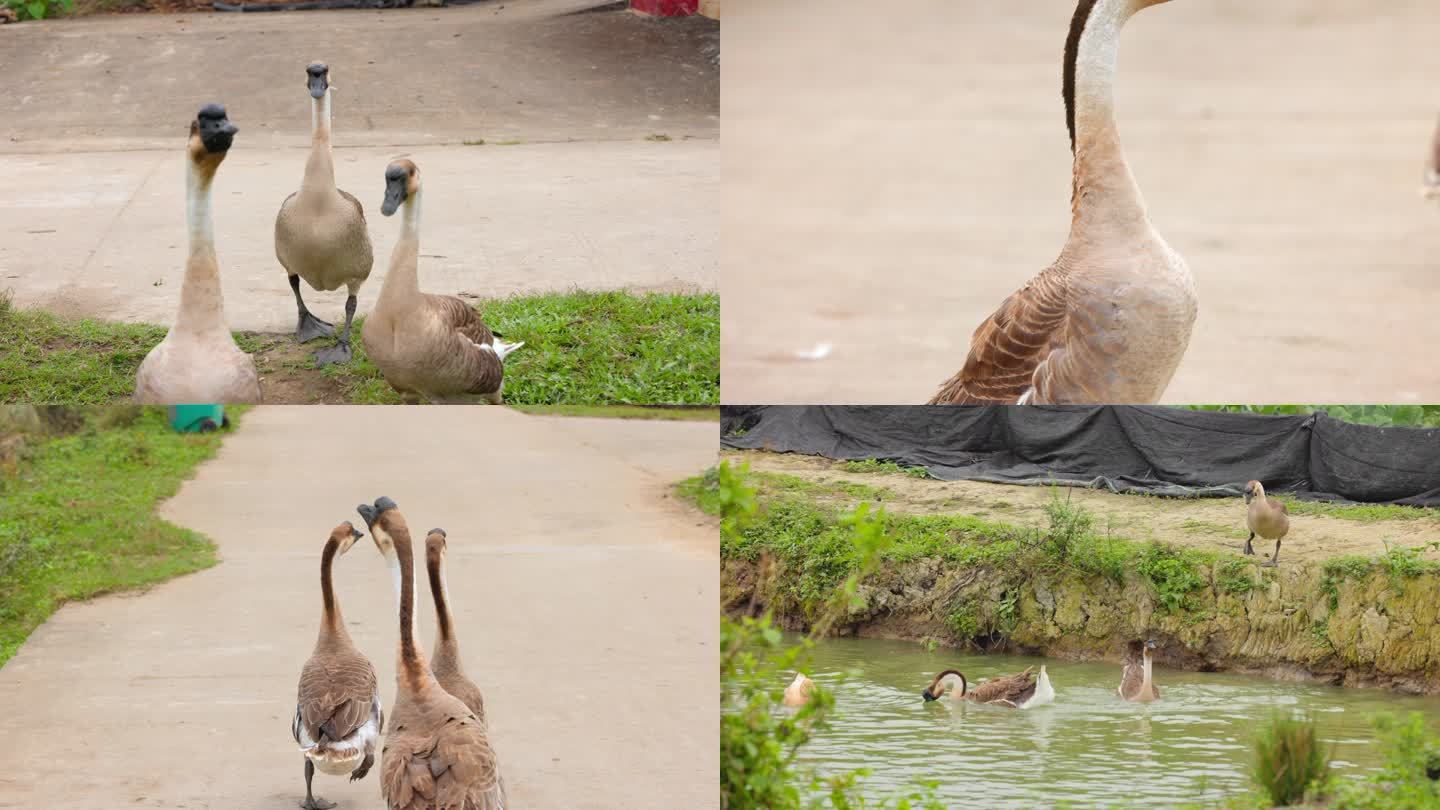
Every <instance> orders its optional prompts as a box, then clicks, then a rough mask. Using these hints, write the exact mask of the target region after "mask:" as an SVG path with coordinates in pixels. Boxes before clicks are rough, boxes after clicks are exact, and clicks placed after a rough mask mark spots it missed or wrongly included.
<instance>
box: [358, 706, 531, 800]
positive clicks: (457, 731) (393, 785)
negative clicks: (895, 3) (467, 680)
mask: <svg viewBox="0 0 1440 810" xmlns="http://www.w3.org/2000/svg"><path fill="white" fill-rule="evenodd" d="M460 708H464V707H463V706H461V707H460ZM380 768H381V789H382V791H383V793H384V795H385V800H386V802H387V804H388V805H389V806H390V808H391V810H430V808H436V807H445V808H456V810H461V809H462V808H463V810H504V807H505V785H504V782H503V781H502V780H501V778H500V769H499V766H498V764H497V763H496V760H495V752H494V750H493V749H491V747H490V741H489V740H488V739H486V737H485V733H484V730H483V728H482V726H481V725H480V722H479V720H478V719H476V718H475V717H474V716H472V715H470V714H469V713H468V712H465V713H463V714H462V713H459V712H452V713H449V714H447V715H446V716H445V717H444V719H443V722H442V723H441V725H440V726H439V728H437V729H435V730H434V731H433V732H430V733H424V734H420V733H416V734H405V735H403V736H401V737H399V738H392V739H390V740H387V741H386V743H385V748H384V751H383V753H382V756H381V766H380Z"/></svg>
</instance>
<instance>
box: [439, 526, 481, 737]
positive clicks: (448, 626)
mask: <svg viewBox="0 0 1440 810" xmlns="http://www.w3.org/2000/svg"><path fill="white" fill-rule="evenodd" d="M445 545H446V537H445V530H444V529H431V530H430V533H429V535H428V536H426V538H425V572H426V573H427V574H429V575H430V596H431V597H432V598H433V599H434V600H435V628H436V629H435V657H434V658H433V659H431V661H430V671H431V672H433V673H435V680H437V681H439V682H440V686H441V688H443V689H444V690H445V691H446V692H449V693H450V694H452V695H454V696H455V697H457V698H460V702H461V703H464V704H465V705H466V706H467V707H468V708H469V709H470V711H472V712H474V713H475V717H476V719H478V720H479V721H480V722H481V723H484V722H485V698H484V696H483V695H481V694H480V687H478V686H476V685H475V683H474V682H473V681H471V680H470V679H469V678H468V677H466V675H465V666H464V665H463V664H462V663H461V660H460V642H459V641H457V640H456V639H455V618H454V617H453V616H451V615H450V589H449V588H448V587H446V585H445Z"/></svg>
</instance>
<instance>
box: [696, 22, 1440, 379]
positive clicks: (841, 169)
mask: <svg viewBox="0 0 1440 810" xmlns="http://www.w3.org/2000/svg"><path fill="white" fill-rule="evenodd" d="M1074 8H1075V0H1027V2H1011V3H998V4H997V3H991V2H954V0H916V1H915V2H912V3H908V4H906V10H905V11H904V12H903V13H900V12H898V11H882V10H880V9H879V8H878V7H877V6H876V5H875V4H873V3H863V2H858V0H848V1H847V2H835V1H834V0H795V1H794V2H786V3H775V2H768V1H767V0H737V1H736V2H731V3H729V4H727V6H726V9H725V38H726V42H725V45H726V54H725V100H724V109H723V120H724V124H723V130H724V140H725V191H724V195H723V202H722V210H723V215H722V228H723V230H724V233H725V279H724V285H723V290H722V295H723V297H724V300H725V310H724V316H723V344H722V349H723V352H722V356H723V358H724V362H723V375H722V376H723V379H724V384H723V391H722V396H723V399H724V401H726V402H791V403H813V402H837V403H839V402H859V403H896V402H911V403H914V402H924V401H925V400H926V399H928V398H929V397H930V395H931V394H933V393H934V391H935V389H936V387H937V386H938V385H939V384H940V383H941V382H942V381H943V380H945V379H946V378H948V377H949V376H950V375H951V374H953V373H954V372H955V371H956V370H957V369H958V368H959V367H960V365H961V364H962V363H963V361H964V358H965V354H966V351H967V349H968V347H969V341H970V335H971V333H972V332H973V330H974V329H975V327H976V326H977V325H979V323H980V322H981V321H983V320H984V319H985V318H986V317H988V316H989V315H990V313H992V312H993V311H994V309H995V308H996V306H998V304H999V303H1000V302H1001V301H1002V300H1003V299H1004V298H1005V296H1007V295H1009V294H1010V293H1011V292H1013V291H1014V290H1015V289H1017V288H1018V287H1020V286H1021V285H1022V284H1024V283H1025V281H1026V280H1027V279H1029V278H1030V277H1031V276H1032V275H1034V274H1035V273H1036V272H1038V271H1040V270H1041V269H1043V268H1044V267H1046V266H1048V265H1049V264H1050V263H1051V262H1052V261H1054V259H1055V257H1056V256H1057V255H1058V254H1059V251H1060V248H1061V246H1062V245H1063V244H1064V242H1065V238H1066V234H1067V232H1068V229H1069V225H1070V211H1069V198H1070V160H1071V155H1070V150H1069V146H1068V143H1067V140H1066V134H1065V121H1064V108H1063V106H1062V103H1061V99H1060V73H1061V65H1060V57H1061V50H1062V46H1063V45H1064V41H1065V32H1066V30H1067V27H1068V24H1069V21H1070V17H1071V15H1072V13H1073V11H1074ZM1437 39H1440V14H1437V13H1436V5H1435V3H1434V0H1395V2H1387V3H1383V4H1380V5H1376V4H1356V3H1353V2H1348V0H1271V1H1270V2H1266V3H1254V2H1250V1H1249V0H1206V2H1178V3H1169V4H1166V5H1162V6H1157V7H1155V8H1153V9H1149V10H1146V11H1144V12H1142V13H1141V14H1139V15H1138V16H1136V17H1135V19H1134V20H1133V21H1132V22H1131V23H1130V25H1129V26H1127V28H1126V31H1125V36H1124V41H1123V43H1122V45H1121V56H1120V66H1119V86H1118V90H1117V96H1118V98H1117V104H1118V115H1119V124H1120V130H1121V136H1122V138H1123V139H1124V141H1125V146H1126V150H1127V153H1128V155H1129V157H1130V161H1131V164H1132V168H1133V170H1134V172H1135V175H1136V177H1137V179H1138V181H1139V183H1140V186H1141V188H1142V189H1143V190H1144V193H1145V197H1146V200H1147V202H1148V204H1149V209H1150V214H1151V218H1152V220H1153V221H1154V223H1155V225H1156V227H1157V228H1158V229H1159V230H1160V231H1161V232H1162V233H1163V234H1165V236H1166V238H1167V240H1168V241H1170V243H1171V244H1172V245H1173V246H1174V247H1175V248H1176V249H1177V250H1178V251H1179V252H1180V253H1181V254H1182V255H1184V256H1185V257H1186V259H1187V260H1188V262H1189V264H1190V266H1191V268H1192V270H1193V271H1194V273H1195V277H1196V280H1197V283H1198V285H1199V293H1200V314H1199V320H1198V322H1197V324H1196V328H1195V334H1194V336H1193V339H1192V340H1191V344H1190V350H1189V353H1188V355H1187V356H1186V358H1185V360H1184V362H1183V364H1182V365H1181V366H1180V369H1179V373H1178V374H1177V375H1176V377H1175V379H1174V381H1173V383H1172V384H1171V386H1170V388H1169V390H1168V391H1167V393H1166V397H1165V398H1166V400H1167V401H1170V402H1414V401H1423V402H1432V401H1436V400H1437V399H1440V364H1436V363H1435V362H1434V361H1433V353H1434V352H1433V346H1434V345H1435V344H1436V342H1437V341H1440V320H1437V319H1436V318H1435V317H1434V314H1435V312H1436V311H1437V310H1440V281H1437V278H1440V208H1437V207H1436V206H1435V205H1434V204H1427V203H1425V202H1423V201H1422V200H1421V199H1420V196H1419V194H1418V191H1419V186H1420V179H1421V172H1422V169H1423V166H1424V158H1425V150H1426V148H1427V145H1428V143H1429V139H1430V136H1431V133H1432V132H1433V131H1434V126H1435V119H1436V115H1437V113H1440V92H1437V89H1436V83H1435V76H1436V75H1440V49H1437V48H1436V47H1435V46H1434V43H1435V42H1436V41H1437ZM821 343H830V344H832V345H833V351H832V353H831V354H830V356H829V357H828V358H827V359H825V360H818V361H813V360H801V359H798V358H796V357H795V355H794V352H796V351H797V350H810V349H813V348H814V347H815V346H816V345H817V344H821Z"/></svg>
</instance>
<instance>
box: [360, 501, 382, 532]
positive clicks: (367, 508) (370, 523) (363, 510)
mask: <svg viewBox="0 0 1440 810" xmlns="http://www.w3.org/2000/svg"><path fill="white" fill-rule="evenodd" d="M355 511H356V512H359V513H360V517H362V518H364V519H365V525H366V526H367V527H374V525H375V518H378V517H380V513H379V512H376V511H375V507H373V506H371V505H370V504H368V503H362V504H360V505H359V506H357V507H355Z"/></svg>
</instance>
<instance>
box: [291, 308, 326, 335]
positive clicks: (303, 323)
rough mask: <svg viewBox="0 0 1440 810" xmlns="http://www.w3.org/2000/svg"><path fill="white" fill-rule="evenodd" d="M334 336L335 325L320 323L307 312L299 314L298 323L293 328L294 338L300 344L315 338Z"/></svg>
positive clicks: (320, 321)
mask: <svg viewBox="0 0 1440 810" xmlns="http://www.w3.org/2000/svg"><path fill="white" fill-rule="evenodd" d="M333 334H335V325H334V324H332V323H330V322H329V321H322V320H320V319H319V318H317V317H315V316H314V315H311V314H310V311H309V310H303V311H302V312H301V313H300V323H299V324H298V325H297V326H296V327H295V337H296V338H297V339H298V340H299V341H300V342H301V343H309V342H310V341H312V340H314V339H315V338H322V337H329V336H330V335H333Z"/></svg>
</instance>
